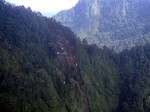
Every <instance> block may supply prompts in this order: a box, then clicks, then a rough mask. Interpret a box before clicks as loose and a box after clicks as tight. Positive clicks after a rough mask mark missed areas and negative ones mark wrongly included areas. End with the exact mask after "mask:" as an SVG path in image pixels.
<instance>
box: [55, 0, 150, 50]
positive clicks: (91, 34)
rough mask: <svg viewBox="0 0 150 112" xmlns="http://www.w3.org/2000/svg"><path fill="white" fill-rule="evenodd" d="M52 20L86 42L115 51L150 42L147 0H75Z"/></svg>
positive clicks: (148, 0)
mask: <svg viewBox="0 0 150 112" xmlns="http://www.w3.org/2000/svg"><path fill="white" fill-rule="evenodd" d="M54 18H55V19H57V20H58V21H60V22H62V23H63V24H64V25H66V26H69V27H71V29H72V30H73V31H74V32H76V34H77V35H78V36H79V37H80V38H82V39H83V38H86V39H87V40H88V42H89V43H96V44H97V45H98V46H107V47H110V48H113V49H115V50H117V51H121V50H122V49H125V48H127V49H130V48H131V47H133V46H135V45H143V44H145V43H150V0H79V2H78V4H77V5H76V6H75V7H74V8H72V9H70V10H66V11H62V12H60V13H58V14H57V15H56V16H55V17H54Z"/></svg>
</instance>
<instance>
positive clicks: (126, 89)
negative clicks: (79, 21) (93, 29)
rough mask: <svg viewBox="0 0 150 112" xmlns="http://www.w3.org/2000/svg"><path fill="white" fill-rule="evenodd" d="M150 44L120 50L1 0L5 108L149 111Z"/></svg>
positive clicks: (12, 111)
mask: <svg viewBox="0 0 150 112" xmlns="http://www.w3.org/2000/svg"><path fill="white" fill-rule="evenodd" d="M149 51H150V45H145V46H141V47H136V48H133V49H132V50H130V51H128V50H125V51H123V52H121V53H119V54H116V53H114V52H113V51H111V50H109V49H107V48H104V49H99V48H98V47H97V46H96V45H88V44H87V42H86V41H84V42H83V43H81V42H80V41H79V40H78V39H76V36H75V35H74V33H73V32H72V31H71V30H70V29H69V28H66V27H64V26H62V25H61V24H60V23H57V22H56V21H55V20H54V19H50V18H46V17H43V16H42V15H41V14H40V13H37V12H33V11H32V10H31V9H30V8H27V9H26V8H24V7H23V6H18V7H16V6H14V5H11V4H9V3H6V2H5V1H4V0H1V1H0V111H1V112H101V111H103V112H149V110H150V80H149V78H150V52H149Z"/></svg>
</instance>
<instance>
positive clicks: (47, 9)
mask: <svg viewBox="0 0 150 112" xmlns="http://www.w3.org/2000/svg"><path fill="white" fill-rule="evenodd" d="M6 1H7V2H10V3H14V4H16V5H24V6H25V7H31V9H32V10H34V11H40V12H41V13H42V14H43V15H49V14H56V13H57V12H59V11H61V10H66V9H69V8H71V7H73V6H74V5H75V4H76V3H77V2H78V0H6Z"/></svg>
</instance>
